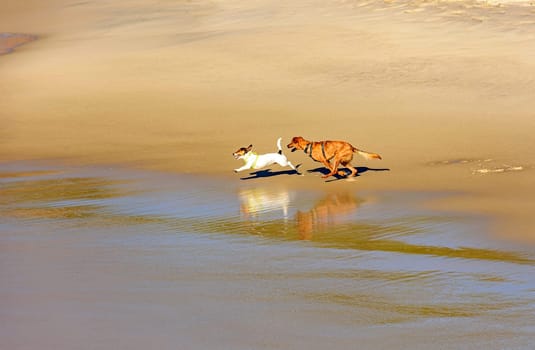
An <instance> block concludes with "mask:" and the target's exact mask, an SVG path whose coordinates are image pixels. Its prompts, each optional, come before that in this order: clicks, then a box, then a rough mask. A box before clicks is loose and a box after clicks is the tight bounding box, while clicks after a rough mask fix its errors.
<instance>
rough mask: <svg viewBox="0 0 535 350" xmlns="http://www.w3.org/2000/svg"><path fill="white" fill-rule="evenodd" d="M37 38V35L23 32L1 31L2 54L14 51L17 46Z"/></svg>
mask: <svg viewBox="0 0 535 350" xmlns="http://www.w3.org/2000/svg"><path fill="white" fill-rule="evenodd" d="M34 40H37V35H32V34H22V33H0V55H5V54H8V53H11V52H13V51H14V50H15V49H16V48H17V47H19V46H21V45H24V44H27V43H29V42H32V41H34Z"/></svg>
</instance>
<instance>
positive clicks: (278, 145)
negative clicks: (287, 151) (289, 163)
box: [277, 137, 282, 154]
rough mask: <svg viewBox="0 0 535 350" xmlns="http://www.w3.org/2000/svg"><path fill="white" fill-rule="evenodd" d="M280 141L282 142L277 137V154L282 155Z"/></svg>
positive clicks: (280, 138)
mask: <svg viewBox="0 0 535 350" xmlns="http://www.w3.org/2000/svg"><path fill="white" fill-rule="evenodd" d="M281 141H282V137H279V138H278V139H277V147H279V154H282V147H281Z"/></svg>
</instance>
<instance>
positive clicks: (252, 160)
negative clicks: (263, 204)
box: [232, 137, 299, 174]
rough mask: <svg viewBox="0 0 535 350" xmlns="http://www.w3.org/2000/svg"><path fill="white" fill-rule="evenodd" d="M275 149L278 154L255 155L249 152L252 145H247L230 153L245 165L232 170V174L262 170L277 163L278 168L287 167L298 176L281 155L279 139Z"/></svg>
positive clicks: (291, 165)
mask: <svg viewBox="0 0 535 350" xmlns="http://www.w3.org/2000/svg"><path fill="white" fill-rule="evenodd" d="M277 147H279V152H278V153H266V154H256V153H255V152H251V149H252V148H253V145H249V147H241V148H239V149H238V150H237V151H236V152H234V153H232V155H233V156H234V158H236V159H243V161H244V162H245V165H244V166H242V167H240V168H238V169H234V172H236V173H237V172H239V171H242V170H247V169H262V168H264V167H266V166H268V165H271V164H275V163H277V164H279V165H280V166H289V167H290V168H292V169H293V170H295V171H296V172H297V173H298V174H299V171H297V168H296V167H295V166H294V165H293V164H292V163H291V162H290V161H289V160H288V158H286V156H285V155H284V154H282V147H281V138H280V137H279V139H278V140H277Z"/></svg>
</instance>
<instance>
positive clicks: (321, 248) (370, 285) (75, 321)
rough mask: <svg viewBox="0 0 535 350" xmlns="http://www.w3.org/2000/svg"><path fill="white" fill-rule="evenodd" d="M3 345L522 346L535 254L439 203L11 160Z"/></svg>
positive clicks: (529, 337) (1, 225)
mask: <svg viewBox="0 0 535 350" xmlns="http://www.w3.org/2000/svg"><path fill="white" fill-rule="evenodd" d="M3 168H4V171H5V172H4V173H2V174H1V177H0V218H1V220H0V232H2V234H1V235H0V266H2V268H0V280H2V281H3V283H2V284H1V287H0V294H1V299H0V309H1V318H2V320H3V324H4V326H3V327H2V328H1V330H0V336H1V338H2V342H3V345H4V346H6V347H7V348H10V349H32V348H35V346H37V345H38V347H39V348H40V349H73V348H75V349H109V348H114V349H115V348H125V349H127V348H128V349H146V348H154V347H157V348H159V349H176V348H177V347H178V348H186V349H280V348H285V349H287V348H303V347H306V348H310V349H324V348H326V347H329V348H333V349H347V348H354V346H355V344H360V345H359V347H360V346H362V347H365V348H385V347H388V348H392V349H406V348H414V349H428V348H430V347H432V348H456V349H475V348H481V347H485V348H486V349H503V348H508V349H529V348H530V344H532V343H533V340H534V338H533V334H534V332H533V331H534V329H533V325H534V324H535V322H534V316H533V315H535V313H534V311H535V299H534V296H533V289H534V288H535V285H534V281H533V279H532V271H533V267H534V266H535V254H534V252H533V251H532V250H530V249H529V248H526V247H525V246H523V245H515V244H504V243H503V242H502V241H500V240H493V239H489V237H488V236H487V235H486V234H485V232H486V230H487V225H488V222H487V220H485V219H484V218H482V217H478V216H472V215H466V214H465V213H460V212H455V211H451V210H450V211H436V210H429V209H426V208H425V206H424V203H425V202H426V201H428V200H430V199H432V198H436V197H441V196H446V195H448V194H447V193H436V192H435V193H429V192H412V193H399V192H385V191H360V190H355V189H353V190H352V191H344V192H332V191H324V190H322V189H317V190H314V191H312V190H302V189H295V188H291V187H286V186H284V185H282V186H281V185H280V184H278V185H274V184H265V185H258V184H256V183H246V182H235V181H227V180H223V179H218V178H214V177H210V176H208V177H198V176H190V175H179V176H177V175H169V174H164V173H157V172H141V171H132V170H131V169H114V170H112V169H109V168H105V169H103V168H88V167H82V168H80V167H76V168H68V167H57V166H53V165H51V164H44V163H43V164H41V165H40V166H36V165H35V164H34V163H21V162H16V163H9V164H8V163H4V164H3Z"/></svg>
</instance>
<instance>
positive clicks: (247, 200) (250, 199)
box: [239, 188, 290, 219]
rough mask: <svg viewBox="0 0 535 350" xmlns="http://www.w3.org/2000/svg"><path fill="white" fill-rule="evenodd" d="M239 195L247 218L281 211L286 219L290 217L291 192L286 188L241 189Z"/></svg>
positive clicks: (244, 215)
mask: <svg viewBox="0 0 535 350" xmlns="http://www.w3.org/2000/svg"><path fill="white" fill-rule="evenodd" d="M239 195H240V201H241V204H240V212H241V214H242V216H243V218H245V219H250V218H256V217H259V216H261V215H262V214H266V213H270V212H274V213H275V214H276V212H281V213H282V215H283V218H284V219H287V218H288V207H289V205H290V194H289V193H288V191H286V190H272V189H270V190H267V189H262V188H251V189H245V190H242V191H240V193H239Z"/></svg>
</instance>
